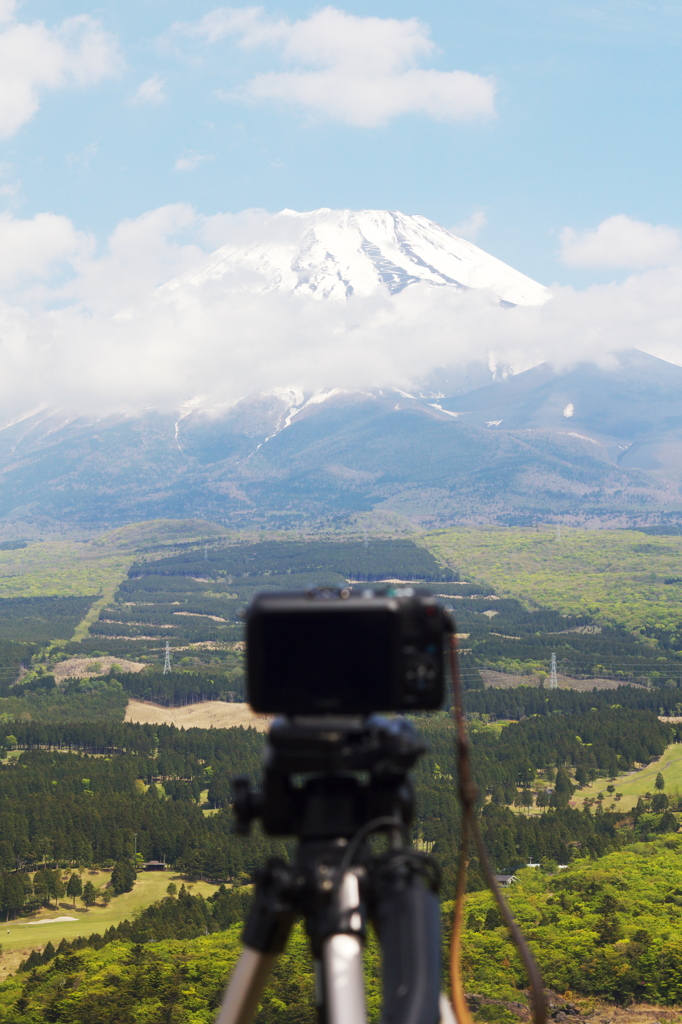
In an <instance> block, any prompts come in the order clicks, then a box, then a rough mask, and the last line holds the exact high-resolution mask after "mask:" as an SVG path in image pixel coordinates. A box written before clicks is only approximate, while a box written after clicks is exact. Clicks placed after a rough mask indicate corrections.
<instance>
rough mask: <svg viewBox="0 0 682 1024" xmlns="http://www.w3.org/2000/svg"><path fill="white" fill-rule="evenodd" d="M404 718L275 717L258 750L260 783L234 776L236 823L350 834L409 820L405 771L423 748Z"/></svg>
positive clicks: (313, 836) (278, 832)
mask: <svg viewBox="0 0 682 1024" xmlns="http://www.w3.org/2000/svg"><path fill="white" fill-rule="evenodd" d="M424 750H425V747H424V744H423V743H422V742H421V741H420V739H419V738H418V736H417V734H416V732H415V729H414V726H413V725H412V723H411V722H409V721H408V720H406V719H404V718H394V719H388V718H384V717H383V716H381V715H370V716H368V717H361V716H356V717H341V716H333V715H325V716H320V717H296V718H276V719H275V721H274V722H273V724H272V726H271V727H270V732H269V733H268V738H267V742H266V746H265V750H264V753H263V788H262V791H261V792H260V793H254V792H253V791H252V789H251V785H250V783H249V780H248V779H246V778H243V777H240V778H236V779H235V780H234V781H233V793H234V812H235V815H236V817H237V830H238V831H239V832H242V833H244V832H248V831H249V827H250V824H251V821H252V820H253V819H255V818H260V819H261V820H262V822H263V828H264V829H265V831H266V832H267V833H268V834H269V835H273V836H284V835H293V836H296V837H297V838H298V839H299V840H301V841H303V842H305V841H310V840H329V839H333V838H345V839H349V838H350V837H351V836H353V835H355V834H356V833H357V832H358V830H359V829H361V828H362V826H363V825H366V824H367V823H368V822H370V821H373V820H375V819H378V818H393V819H394V820H396V821H399V822H400V823H402V826H403V829H405V828H407V826H408V825H409V824H410V822H411V821H412V817H413V814H414V792H413V788H412V783H411V782H410V780H409V778H408V776H407V773H408V771H409V769H410V768H411V767H412V766H413V765H414V763H415V762H416V760H417V758H418V757H419V756H420V755H421V754H422V753H423V752H424Z"/></svg>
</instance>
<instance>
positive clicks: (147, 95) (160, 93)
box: [133, 75, 167, 106]
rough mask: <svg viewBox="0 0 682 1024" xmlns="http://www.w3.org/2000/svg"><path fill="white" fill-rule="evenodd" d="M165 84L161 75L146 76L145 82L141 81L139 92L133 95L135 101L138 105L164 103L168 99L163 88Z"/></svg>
mask: <svg viewBox="0 0 682 1024" xmlns="http://www.w3.org/2000/svg"><path fill="white" fill-rule="evenodd" d="M164 85H165V82H164V80H163V78H161V77H160V76H159V75H152V76H151V78H145V80H144V82H141V83H140V85H139V86H138V89H137V92H136V93H135V95H134V96H133V103H134V104H136V105H139V104H143V103H149V104H151V105H152V106H158V105H159V104H160V103H164V102H165V100H166V99H167V96H166V93H165V92H164V88H163V87H164Z"/></svg>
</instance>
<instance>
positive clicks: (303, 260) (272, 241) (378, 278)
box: [162, 209, 550, 306]
mask: <svg viewBox="0 0 682 1024" xmlns="http://www.w3.org/2000/svg"><path fill="white" fill-rule="evenodd" d="M259 231H260V233H261V235H262V236H264V237H261V238H259V239H258V240H256V241H244V242H242V243H241V244H239V245H235V244H231V245H224V246H222V247H221V248H220V249H218V250H217V251H216V252H214V253H212V254H211V255H210V256H209V257H208V258H207V259H206V260H205V261H204V262H203V263H202V264H201V265H200V266H198V267H197V268H196V269H195V270H193V271H191V272H190V273H188V274H186V275H184V276H183V277H181V278H178V279H177V280H175V281H172V282H169V283H168V284H167V285H165V286H163V289H162V290H167V291H174V290H178V289H182V288H192V287H193V288H200V287H201V286H203V285H206V284H209V283H213V282H220V284H221V285H222V287H224V288H227V289H231V290H246V291H252V292H261V293H268V292H272V291H282V292H291V293H295V294H298V295H306V296H312V297H314V298H318V299H335V300H347V299H349V298H350V297H351V296H353V295H356V296H369V295H373V294H375V293H376V292H377V291H378V290H379V289H382V288H383V289H386V290H388V292H390V293H391V294H395V293H397V292H400V291H402V290H403V289H404V288H408V287H409V286H410V285H414V284H417V283H424V284H428V285H432V286H434V287H445V288H455V289H458V290H462V289H486V290H488V291H489V292H491V293H493V294H494V295H495V296H496V297H497V298H498V300H499V301H501V302H503V303H505V304H509V305H520V306H536V305H540V304H542V303H543V302H545V301H546V300H547V299H548V298H549V297H550V292H549V290H548V289H547V288H545V287H544V286H543V285H541V284H538V283H537V282H536V281H533V280H531V278H529V277H526V276H525V275H524V274H521V273H519V271H517V270H514V269H513V268H512V267H509V266H507V264H506V263H503V262H502V261H501V260H498V259H496V258H495V257H494V256H490V255H489V254H488V253H486V252H484V251H483V250H482V249H479V248H478V247H477V246H475V245H473V244H472V243H471V242H468V241H466V240H465V239H463V238H458V237H457V236H456V235H453V234H452V233H451V232H450V231H447V230H446V229H445V228H443V227H441V226H440V225H439V224H436V223H434V221H431V220H427V219H426V217H419V216H407V215H406V214H404V213H396V212H390V211H387V210H360V211H357V212H354V211H352V210H328V209H323V210H314V211H313V212H311V213H296V212H295V211H294V210H283V211H282V212H281V213H277V214H274V215H273V216H272V217H269V218H268V219H267V220H266V221H265V223H264V224H262V225H260V227H259Z"/></svg>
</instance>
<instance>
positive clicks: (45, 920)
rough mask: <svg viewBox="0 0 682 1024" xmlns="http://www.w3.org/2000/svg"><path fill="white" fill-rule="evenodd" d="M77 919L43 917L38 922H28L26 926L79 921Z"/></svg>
mask: <svg viewBox="0 0 682 1024" xmlns="http://www.w3.org/2000/svg"><path fill="white" fill-rule="evenodd" d="M77 920H78V918H77V917H41V918H39V919H38V920H37V921H27V922H26V924H27V925H28V924H57V922H58V921H77Z"/></svg>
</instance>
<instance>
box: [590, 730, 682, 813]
mask: <svg viewBox="0 0 682 1024" xmlns="http://www.w3.org/2000/svg"><path fill="white" fill-rule="evenodd" d="M659 772H661V774H662V775H663V778H664V779H665V789H664V791H663V792H664V793H667V795H668V796H669V797H673V796H677V795H678V794H679V793H682V744H680V743H671V745H670V746H669V747H668V748H667V749H666V751H665V753H664V754H663V756H662V757H661V758H659V759H658V761H652V762H651V764H648V765H647V766H646V768H641V769H640V770H639V771H635V772H630V773H629V774H627V775H619V776H618V777H617V778H616V779H614V780H613V785H614V786H615V787H616V793H622V794H623V796H622V797H621V799H620V800H618V801H616V807H617V808H618V810H619V811H629V810H631V809H632V808H633V807H634V806H635V804H636V803H637V800H638V798H639V797H640V796H644V794H645V793H656V792H657V790H656V789H655V787H654V782H655V781H656V776H657V775H658V773H659ZM610 781H611V780H609V779H596V780H595V781H594V782H593V783H591V785H589V786H583V788H582V789H577V790H576V791H575V793H574V794H573V799H572V800H571V806H572V807H581V806H582V802H583V800H584V799H585V797H589V798H590V799H594V798H596V796H597V793H603V794H604V807H608V806H610V804H611V803H613V802H614V801H613V798H612V796H611V794H609V793H607V792H606V787H607V786H608V784H609V782H610Z"/></svg>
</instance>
